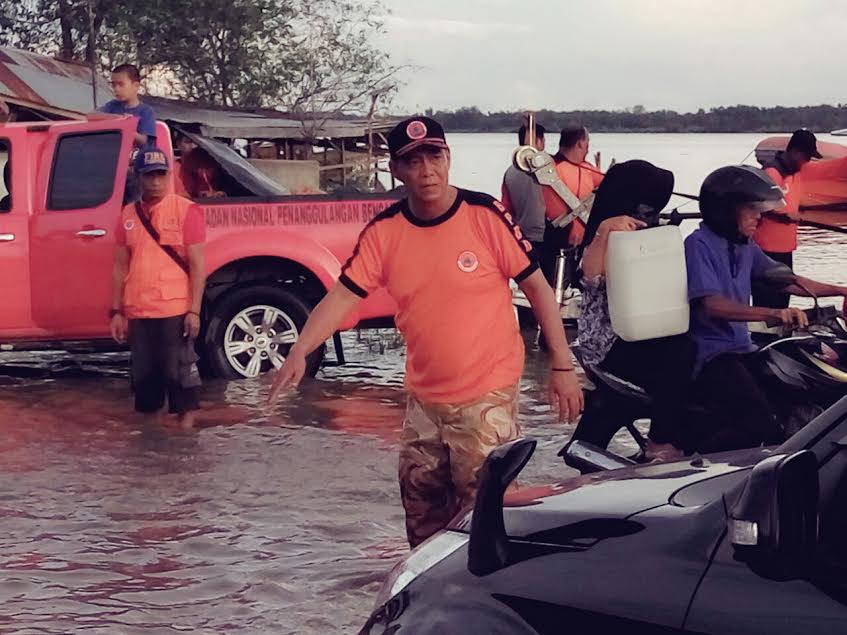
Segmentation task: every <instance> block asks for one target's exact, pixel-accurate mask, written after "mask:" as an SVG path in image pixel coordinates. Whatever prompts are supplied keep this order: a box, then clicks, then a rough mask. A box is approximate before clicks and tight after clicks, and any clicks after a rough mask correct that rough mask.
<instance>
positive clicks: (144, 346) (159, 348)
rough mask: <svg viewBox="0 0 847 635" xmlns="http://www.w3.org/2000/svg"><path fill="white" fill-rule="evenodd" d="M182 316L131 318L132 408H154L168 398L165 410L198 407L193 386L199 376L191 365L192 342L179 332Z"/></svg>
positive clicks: (183, 410)
mask: <svg viewBox="0 0 847 635" xmlns="http://www.w3.org/2000/svg"><path fill="white" fill-rule="evenodd" d="M184 329H185V316H182V315H180V316H176V317H170V318H161V319H142V320H131V321H130V323H129V347H130V350H131V351H132V386H133V390H134V391H135V409H136V411H137V412H142V413H146V414H150V413H154V412H158V411H159V410H161V409H162V407H163V406H164V405H165V399H167V402H168V411H169V412H171V413H176V414H180V415H182V414H185V413H186V412H188V411H189V410H196V409H197V407H198V400H197V394H196V392H195V388H196V386H197V385H199V383H200V381H199V377H198V376H197V375H196V368H195V366H194V364H195V362H196V360H197V357H196V354H195V353H194V342H192V341H191V340H188V339H186V338H185V336H184V335H183V333H184Z"/></svg>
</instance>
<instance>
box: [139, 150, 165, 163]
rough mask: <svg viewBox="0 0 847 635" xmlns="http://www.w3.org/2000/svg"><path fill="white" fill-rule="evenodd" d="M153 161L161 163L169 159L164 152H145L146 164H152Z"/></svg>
mask: <svg viewBox="0 0 847 635" xmlns="http://www.w3.org/2000/svg"><path fill="white" fill-rule="evenodd" d="M152 163H155V164H157V165H158V164H161V163H167V159H166V158H165V154H164V153H163V152H158V151H157V152H145V153H144V165H150V164H152Z"/></svg>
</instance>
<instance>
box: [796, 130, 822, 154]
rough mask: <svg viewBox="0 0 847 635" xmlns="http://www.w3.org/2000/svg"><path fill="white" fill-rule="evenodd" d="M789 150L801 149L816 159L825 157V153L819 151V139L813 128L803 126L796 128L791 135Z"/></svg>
mask: <svg viewBox="0 0 847 635" xmlns="http://www.w3.org/2000/svg"><path fill="white" fill-rule="evenodd" d="M788 149H789V150H800V151H801V152H805V153H806V154H807V155H809V156H810V157H812V158H814V159H823V155H822V154H821V153H820V152H818V139H817V137H815V134H814V133H813V132H812V131H811V130H806V129H805V128H801V129H800V130H795V131H794V134H793V135H791V140H790V141H789V142H788Z"/></svg>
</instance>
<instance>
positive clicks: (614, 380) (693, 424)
mask: <svg viewBox="0 0 847 635" xmlns="http://www.w3.org/2000/svg"><path fill="white" fill-rule="evenodd" d="M789 276H790V282H789ZM770 278H771V280H769V281H768V282H769V283H774V282H778V283H779V284H780V285H781V286H783V287H784V286H786V283H794V284H796V278H795V277H794V276H793V274H791V273H790V270H787V268H786V270H778V271H776V272H774V273H773V274H772V275H771V276H770ZM806 314H807V317H808V318H809V325H808V326H807V327H806V328H805V329H793V330H790V331H788V332H782V333H778V334H776V335H774V334H773V333H772V332H771V334H763V335H760V336H757V337H756V341H757V342H758V343H759V344H760V346H759V348H758V350H757V351H756V352H755V353H753V355H755V357H756V358H757V361H758V362H759V363H758V364H757V368H758V369H759V371H760V372H759V380H760V382H761V383H760V385H761V386H763V388H764V390H765V392H766V394H767V395H768V396H769V398H770V399H771V402H772V403H773V405H774V409H775V411H776V412H778V413H779V415H778V419H779V421H778V423H779V425H780V426H781V428H782V430H783V434H784V436H785V438H788V437H790V436H792V435H793V434H794V433H796V432H797V431H798V430H800V429H801V428H802V427H803V426H805V425H806V424H807V423H808V422H810V421H811V420H812V419H814V418H815V417H817V416H818V415H819V414H821V413H822V412H823V411H824V410H826V409H827V408H828V407H830V406H831V405H832V404H834V403H835V402H836V401H838V400H839V399H840V398H842V397H843V396H844V395H845V394H847V328H845V324H844V322H843V318H841V317H839V312H838V310H837V309H836V308H835V307H821V306H820V305H819V304H818V301H817V298H814V308H812V309H808V310H807V311H806ZM575 348H576V351H575V352H576V354H577V356H578V357H579V350H578V346H577V347H575ZM583 368H584V370H585V373H586V376H587V378H588V379H589V380H590V381H591V383H592V384H593V385H594V389H593V390H589V391H587V394H586V399H585V410H584V412H583V415H582V418H581V419H580V422H579V424H578V425H577V428H576V430H575V432H574V435H573V437H572V438H571V440H570V441H569V442H568V444H567V445H565V447H564V448H562V450H561V451H560V452H559V456H561V457H562V458H563V459H564V461H565V463H566V464H567V465H569V466H571V467H574V468H576V469H578V470H579V471H580V472H582V473H583V474H587V473H590V472H597V471H601V470H609V469H617V468H621V467H632V466H633V465H635V464H638V463H643V462H645V448H646V446H647V441H646V438H645V437H644V434H642V432H641V431H640V430H639V427H642V428H643V427H644V425H645V424H649V419H650V410H651V405H652V399H651V397H650V395H649V394H648V393H647V392H646V391H645V390H644V389H643V388H641V387H640V386H638V385H636V384H633V383H632V382H629V381H625V380H623V379H621V378H619V377H616V376H614V375H613V374H611V373H609V372H607V371H605V370H603V369H601V368H599V367H597V366H591V365H588V366H585V365H584V366H583ZM685 423H686V426H688V427H689V428H690V429H691V430H693V431H695V436H696V431H697V430H703V431H706V430H709V429H710V427H714V426H715V425H716V424H717V425H722V424H721V423H718V419H717V417H716V415H715V413H713V412H711V411H710V408H709V405H708V404H706V403H698V402H697V401H696V399H695V401H694V402H693V403H692V404H691V405H690V406H689V408H688V412H687V416H686V422H685ZM724 425H725V424H724ZM621 430H625V431H626V432H628V434H629V436H630V437H631V438H632V440H633V441H634V442H635V445H636V446H637V447H638V451H637V452H636V453H635V454H633V455H631V456H621V455H619V454H616V453H614V452H611V451H609V450H608V449H607V448H608V445H609V443H610V442H611V440H612V438H613V437H614V436H615V435H616V434H617V433H618V432H619V431H621ZM693 450H694V451H695V452H696V447H695V448H693Z"/></svg>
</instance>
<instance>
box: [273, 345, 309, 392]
mask: <svg viewBox="0 0 847 635" xmlns="http://www.w3.org/2000/svg"><path fill="white" fill-rule="evenodd" d="M305 374H306V356H305V355H303V354H302V353H300V352H299V351H298V350H297V347H296V346H292V347H291V350H290V351H289V352H288V357H286V358H285V363H284V364H283V365H282V368H280V369H279V370H278V371H277V373H276V377H274V383H273V386H272V387H271V394H270V395H269V396H268V403H269V404H272V403H274V402H276V400H277V399H278V398H279V395H280V393H282V391H283V390H286V389H287V388H294V387H295V386H297V384H299V383H300V380H301V379H303V375H305Z"/></svg>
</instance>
